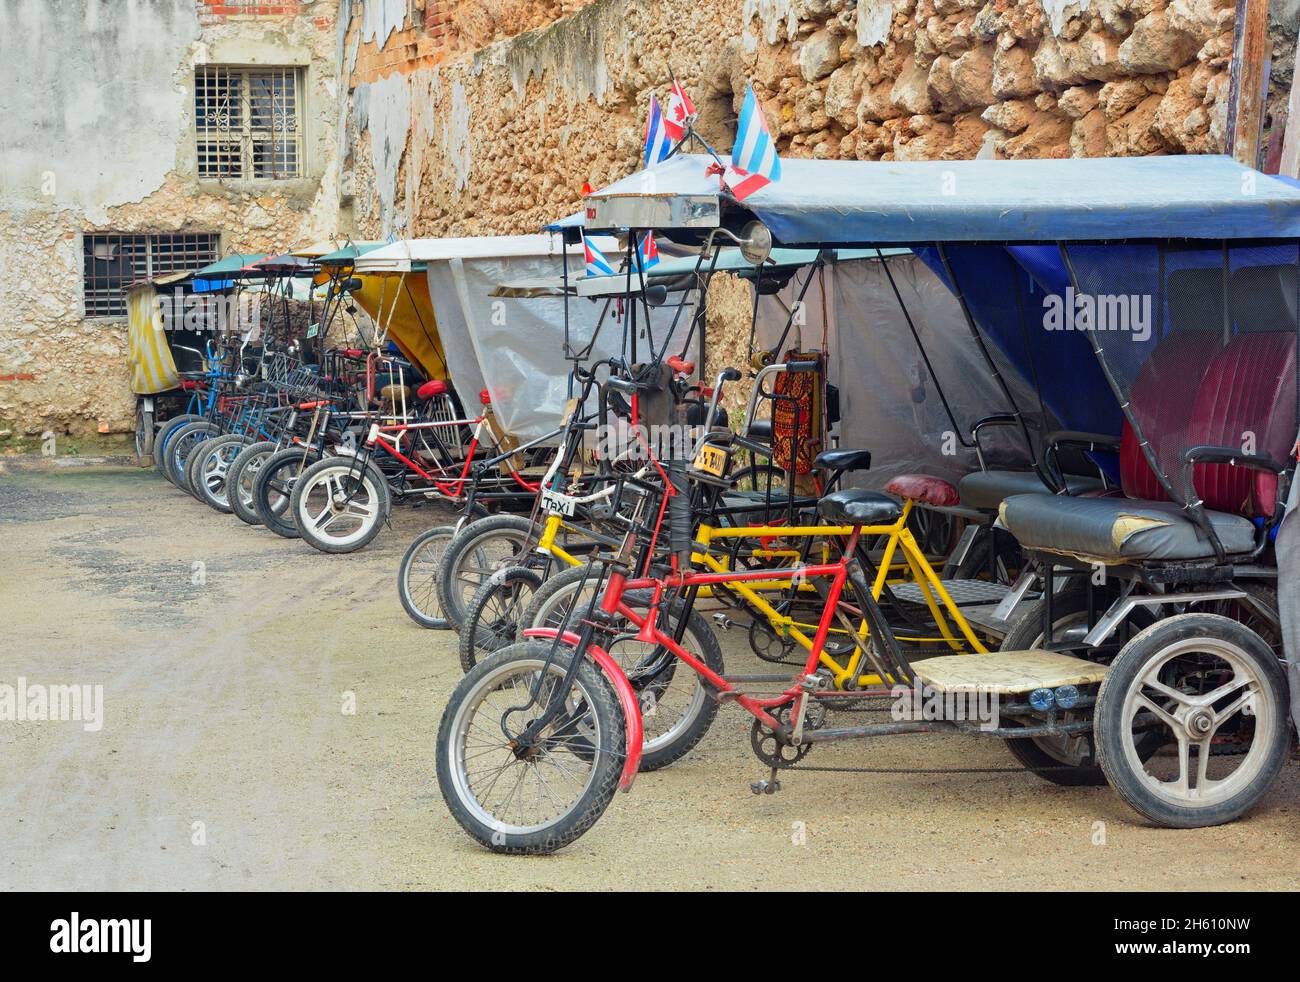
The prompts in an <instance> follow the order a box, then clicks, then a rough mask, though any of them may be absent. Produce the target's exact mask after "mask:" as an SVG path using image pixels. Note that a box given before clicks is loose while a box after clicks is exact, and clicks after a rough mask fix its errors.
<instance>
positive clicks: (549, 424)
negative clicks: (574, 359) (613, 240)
mask: <svg viewBox="0 0 1300 982" xmlns="http://www.w3.org/2000/svg"><path fill="white" fill-rule="evenodd" d="M562 261H564V260H563V259H562V257H560V256H559V255H553V256H508V257H499V258H480V259H452V260H450V261H445V262H443V261H438V262H430V263H429V269H428V278H429V289H430V292H431V294H432V297H433V302H434V306H435V308H436V309H437V311H438V327H439V334H440V336H441V338H442V343H443V350H444V351H445V353H446V356H447V365H448V368H449V369H450V373H451V381H452V385H454V386H455V388H456V392H457V394H458V395H459V396H460V399H461V402H462V403H463V404H464V406H465V409H466V411H467V412H474V411H475V409H477V407H478V406H479V393H480V392H481V391H482V390H484V389H486V390H487V391H488V392H489V394H490V395H491V399H492V409H493V412H494V413H495V414H496V417H497V420H498V421H499V422H500V424H501V426H502V428H503V429H504V430H505V431H506V432H507V433H510V434H511V435H513V436H515V437H517V438H519V439H521V440H532V439H537V438H538V437H542V436H545V435H546V434H547V433H549V432H551V431H552V430H554V429H555V428H556V427H557V426H559V424H560V420H561V418H562V416H563V414H564V406H565V403H566V402H567V401H568V398H569V369H570V364H569V362H568V361H567V360H566V359H565V357H564V303H565V301H564V298H563V297H529V298H507V297H493V296H491V294H492V292H493V290H495V289H496V287H497V285H498V284H500V283H505V282H514V281H519V280H528V279H535V278H542V277H559V276H560V275H561V272H562V267H561V265H560V264H561V262H562ZM568 264H569V276H570V277H571V278H573V279H576V278H578V277H580V276H581V275H582V272H583V265H584V264H583V260H582V257H581V256H569V257H568ZM605 306H606V302H605V301H604V300H597V301H591V300H583V299H574V300H571V301H570V305H569V338H570V345H571V347H573V348H574V349H575V350H580V349H581V348H583V347H585V346H586V345H587V344H588V342H590V341H591V339H592V335H593V333H595V332H596V330H597V325H598V324H599V325H600V328H599V333H598V334H597V336H596V344H595V346H594V348H593V350H592V353H591V357H590V359H589V363H590V362H593V361H599V360H601V359H603V358H610V357H616V356H619V355H620V354H624V352H623V350H622V345H623V324H622V321H621V320H620V319H617V318H615V317H614V316H613V305H611V313H610V315H609V316H606V317H605V318H604V320H603V322H602V320H601V315H602V311H604V310H605ZM676 309H677V308H676V307H675V306H671V305H669V306H664V307H659V308H651V318H650V331H649V334H647V332H646V325H645V324H644V323H643V321H644V313H645V311H644V308H643V307H642V306H641V305H640V304H639V303H638V304H637V305H636V316H637V318H638V332H637V333H638V340H637V344H638V352H637V353H638V357H639V358H641V359H644V358H646V357H647V356H648V352H649V348H648V344H649V341H650V340H651V338H653V340H654V342H655V345H656V347H658V346H659V345H661V344H662V343H663V336H664V332H665V331H667V330H669V328H670V326H671V322H672V320H673V316H674V314H675V312H676ZM689 322H690V310H689V309H687V310H685V311H683V313H682V315H681V317H680V318H679V322H678V325H677V328H676V330H675V334H678V333H680V336H681V337H684V332H685V331H686V330H687V328H688V326H689ZM679 346H680V345H678V347H679ZM675 351H676V349H675V348H674V347H673V346H671V345H670V350H669V354H673V353H675Z"/></svg>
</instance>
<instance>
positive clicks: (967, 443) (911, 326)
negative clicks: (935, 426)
mask: <svg viewBox="0 0 1300 982" xmlns="http://www.w3.org/2000/svg"><path fill="white" fill-rule="evenodd" d="M876 258H878V259H879V260H880V268H881V270H882V271H883V272H884V274H885V279H887V280H888V281H889V288H890V289H891V290H893V291H894V299H895V300H897V301H898V309H899V310H901V311H902V312H903V319H904V320H905V321H907V329H908V330H909V331H911V332H912V340H913V341H915V342H916V350H917V351H919V352H920V353H921V361H923V362H924V363H925V370H926V371H927V372H929V374H930V381H932V382H933V383H934V391H935V392H937V393H938V394H939V402H941V403H942V404H943V411H944V414H945V415H946V416H947V417H948V422H949V423H951V424H952V431H953V432H954V433H956V434H957V440H958V442H959V443H960V444H961V445H962V446H963V447H965V448H966V449H967V450H972V449H974V447H975V441H973V440H967V439H966V437H965V436H964V435H963V434H962V429H961V427H960V426H959V425H958V424H957V417H956V416H954V415H953V411H952V407H951V406H950V405H949V404H948V397H947V395H945V394H944V391H943V386H942V385H941V384H940V383H939V376H938V375H937V374H936V373H935V370H934V365H933V364H931V363H930V353H929V352H928V351H926V350H925V345H924V344H922V343H921V335H920V334H919V333H918V332H917V330H916V324H915V323H914V322H913V321H912V312H911V311H910V310H909V309H908V308H907V302H906V301H905V300H904V299H903V294H902V292H901V291H900V290H899V289H898V284H897V283H896V282H895V281H894V274H893V272H891V271H890V269H889V260H887V259H886V258H885V253H884V251H883V250H882V249H881V248H880V246H876ZM750 346H751V348H752V346H753V335H752V334H751V335H750Z"/></svg>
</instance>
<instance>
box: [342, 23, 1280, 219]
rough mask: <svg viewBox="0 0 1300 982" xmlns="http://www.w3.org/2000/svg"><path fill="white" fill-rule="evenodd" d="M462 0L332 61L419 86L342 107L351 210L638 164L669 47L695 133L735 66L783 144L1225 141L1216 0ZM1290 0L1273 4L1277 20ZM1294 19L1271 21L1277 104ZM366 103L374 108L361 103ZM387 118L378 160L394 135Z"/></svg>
mask: <svg viewBox="0 0 1300 982" xmlns="http://www.w3.org/2000/svg"><path fill="white" fill-rule="evenodd" d="M432 2H433V0H426V4H429V3H432ZM370 6H371V0H366V5H365V9H366V10H369V9H370ZM491 6H492V9H493V11H494V16H493V18H492V24H493V25H495V29H496V30H499V29H500V28H501V27H502V26H503V25H508V24H512V23H530V22H531V21H532V20H533V19H535V18H536V17H538V16H541V15H543V14H544V13H545V12H547V11H550V10H551V9H553V8H552V7H551V6H550V5H549V4H548V3H547V2H546V0H498V2H496V3H493V4H492V5H491ZM1295 6H1296V4H1295V2H1294V0H1292V7H1293V8H1294V7H1295ZM430 9H431V8H430V7H428V6H427V5H426V6H425V8H424V10H425V17H426V18H427V17H428V16H429V13H428V11H429V10H430ZM478 9H479V6H476V5H475V4H474V3H469V2H461V3H456V4H453V5H452V7H451V8H450V11H451V12H450V14H449V18H450V19H449V21H446V22H445V24H446V30H445V32H444V28H443V27H439V28H438V30H439V31H440V32H444V33H440V34H439V36H438V39H437V42H436V45H435V46H433V47H429V46H427V45H426V40H427V39H426V38H425V37H424V36H423V34H422V32H421V29H420V27H419V25H418V24H416V23H414V22H412V21H407V22H406V23H405V24H403V26H402V29H401V30H400V31H399V32H397V33H395V34H394V35H393V39H392V42H391V43H390V45H389V46H388V48H385V49H380V48H377V47H375V46H374V45H373V44H372V43H371V42H368V41H366V40H365V38H364V36H363V37H361V38H360V41H361V43H360V48H359V56H358V58H357V59H356V61H355V63H354V64H352V65H351V66H349V71H348V73H347V75H346V79H347V81H346V84H347V85H348V86H349V88H350V89H351V90H352V91H353V93H354V99H355V97H356V96H358V95H360V94H361V93H362V92H363V91H364V90H365V89H366V88H368V87H374V86H376V85H379V84H385V85H391V84H392V83H391V82H387V81H382V79H386V78H390V77H391V76H392V75H394V74H402V75H405V76H407V77H408V78H409V79H410V80H411V85H412V90H413V91H416V90H418V91H420V92H423V93H427V94H426V95H425V96H423V97H420V98H413V99H412V101H411V103H410V108H409V110H408V112H409V113H411V114H412V116H411V118H410V119H408V120H407V122H406V125H405V127H404V126H403V121H402V120H401V119H400V114H398V113H397V112H396V110H397V108H398V107H397V106H396V105H395V104H389V106H388V109H389V110H390V111H388V112H386V114H385V115H384V116H383V117H382V130H376V131H375V132H368V131H367V128H366V126H365V125H363V124H362V122H361V120H360V118H359V117H358V116H357V115H356V114H355V113H354V115H353V118H352V119H351V121H350V124H349V137H348V140H349V146H350V147H356V146H359V145H362V144H367V143H368V144H369V145H370V146H371V147H372V148H376V146H377V142H382V143H383V144H384V146H383V148H379V149H376V150H374V151H373V152H372V159H371V160H370V161H365V160H358V159H357V158H355V157H353V158H351V160H352V166H353V168H354V170H353V171H352V172H351V173H352V176H353V178H354V180H353V183H354V185H355V186H356V187H358V188H360V187H361V186H362V185H363V184H365V183H367V182H374V183H375V184H376V186H377V187H376V190H375V191H373V192H371V193H362V195H361V198H362V199H364V200H359V201H358V203H357V204H356V207H355V208H354V215H355V221H356V223H357V227H358V229H359V230H360V231H362V232H375V233H379V232H383V231H387V230H390V229H394V228H401V227H406V228H409V229H411V230H412V232H413V233H415V234H446V233H452V232H456V233H476V232H522V231H531V230H533V229H535V228H536V227H538V226H539V225H541V224H543V223H544V222H545V221H547V220H549V219H551V218H554V217H556V216H558V215H562V214H566V213H568V212H570V211H572V210H574V209H575V208H576V207H577V205H578V200H579V194H578V189H579V188H580V187H581V186H582V184H583V182H585V181H590V182H591V183H592V184H593V185H599V184H601V183H603V182H606V181H609V180H612V179H615V178H618V177H621V176H623V175H625V174H627V173H629V172H631V171H632V170H634V169H635V168H636V167H637V166H639V156H640V150H641V130H642V127H643V126H644V113H645V106H646V104H647V102H648V100H649V97H650V95H651V93H652V92H655V93H657V94H658V95H659V96H660V97H661V98H662V97H664V96H665V95H666V92H667V88H668V85H667V79H668V77H669V69H670V63H671V69H672V70H673V71H675V72H676V74H677V76H678V77H679V78H681V79H682V80H683V81H684V82H685V83H686V85H687V87H688V88H689V89H690V91H691V92H692V94H693V96H694V97H695V100H696V103H697V105H698V106H699V107H700V109H701V130H702V132H703V133H705V135H706V136H708V137H709V138H710V140H711V142H714V145H715V146H717V147H719V148H720V149H723V150H724V151H725V149H726V148H727V147H728V146H730V143H731V139H732V134H733V132H734V125H735V113H736V110H737V109H738V108H739V105H740V101H741V98H742V96H743V92H744V86H745V84H746V82H748V81H752V82H753V83H754V87H755V90H756V91H757V93H758V95H759V98H760V100H761V101H762V103H763V107H764V110H765V112H766V114H767V117H768V120H769V123H770V124H771V127H772V129H773V130H774V131H775V132H776V133H778V142H779V146H780V150H781V152H782V154H784V155H787V156H811V157H822V158H835V157H849V158H858V159H872V160H880V159H884V160H890V159H954V158H968V157H975V156H977V155H978V156H981V157H986V158H999V157H1000V158H1016V157H1058V156H1098V155H1112V156H1113V155H1132V154H1153V153H1181V152H1186V153H1214V152H1220V151H1221V150H1222V147H1223V140H1224V137H1223V128H1224V124H1225V118H1226V102H1227V81H1228V65H1229V58H1230V53H1231V52H1230V48H1231V40H1232V27H1233V0H857V2H856V3H855V2H854V0H723V2H722V3H720V4H709V5H705V4H699V3H697V2H695V0H656V2H650V0H595V2H592V3H587V4H586V5H585V6H580V7H579V8H578V9H577V10H576V12H573V13H571V14H570V15H569V16H566V17H564V18H562V19H560V20H557V21H555V22H554V23H551V24H549V25H548V26H546V27H542V28H538V29H534V30H529V31H525V32H523V33H520V34H517V35H515V36H513V37H506V38H499V39H495V40H492V41H491V42H490V43H484V44H482V45H480V46H474V45H473V44H472V43H470V39H471V38H472V37H474V36H477V35H475V34H474V32H473V31H470V30H468V29H467V27H466V25H467V24H468V25H469V26H470V27H474V26H475V25H477V24H478V19H476V18H477V17H478V15H477V14H476V11H478ZM1288 11H1289V13H1283V14H1281V16H1282V17H1283V18H1284V19H1285V18H1286V17H1288V16H1289V17H1290V19H1291V20H1295V19H1296V14H1295V11H1294V9H1291V8H1288ZM1277 17H1278V15H1277V14H1275V20H1276V19H1277ZM440 23H443V22H440ZM475 30H478V28H477V27H476V28H475ZM1294 31H1295V28H1294V25H1292V26H1291V27H1289V28H1285V27H1278V26H1276V25H1275V32H1274V33H1275V39H1276V41H1277V58H1276V61H1275V66H1274V72H1273V78H1274V85H1273V94H1272V97H1271V100H1270V105H1271V106H1273V107H1274V108H1275V109H1276V108H1279V107H1280V106H1283V105H1284V104H1285V89H1284V88H1282V87H1283V86H1289V80H1290V69H1289V62H1288V59H1289V58H1292V57H1293V54H1292V53H1291V52H1293V50H1294V41H1293V40H1288V37H1291V38H1293V36H1294ZM351 32H352V35H353V37H354V38H355V37H357V36H358V34H364V32H363V31H358V29H357V27H356V25H355V24H354V25H353V26H352V28H351ZM482 33H483V32H482V31H479V34H482ZM486 36H489V37H495V35H494V34H493V33H492V32H491V31H489V32H487V35H486ZM403 50H409V51H418V52H419V54H418V57H415V58H410V59H404V58H403V57H402V54H401V52H402V51H403ZM1279 90H1281V98H1280V99H1279V98H1278V92H1279ZM369 99H370V100H371V101H373V99H374V94H373V93H371V94H370V95H369ZM415 114H423V117H422V118H421V119H416V118H414V116H415ZM430 114H432V116H434V117H436V121H431V120H430V119H429V118H428V117H429V116H430ZM369 118H370V120H371V122H372V126H373V124H374V121H375V120H376V119H378V117H376V115H375V113H374V112H373V109H372V112H371V113H370V117H369ZM403 128H404V129H405V132H406V139H405V146H406V148H407V149H406V152H405V153H404V154H402V155H401V160H400V166H399V171H398V172H397V173H394V171H393V170H392V165H393V161H394V154H393V150H392V145H391V144H392V141H393V140H394V139H395V138H396V136H397V134H398V133H399V132H400V131H401V130H403Z"/></svg>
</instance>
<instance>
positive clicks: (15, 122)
mask: <svg viewBox="0 0 1300 982" xmlns="http://www.w3.org/2000/svg"><path fill="white" fill-rule="evenodd" d="M88 34H89V35H94V36H96V37H98V38H100V39H101V43H100V44H98V45H95V46H94V47H89V48H87V47H85V46H83V45H82V44H81V43H80V41H81V40H82V39H84V38H85V37H86V36H87V35H88ZM198 37H199V22H198V17H197V15H196V13H195V10H194V6H193V4H176V3H161V4H141V3H132V4H119V3H113V2H111V0H86V2H85V3H84V4H76V3H56V4H50V3H48V2H43V0H0V65H3V66H5V67H4V68H3V69H0V71H3V72H4V73H5V75H6V76H8V75H9V74H10V73H11V72H12V73H14V74H13V76H12V78H13V80H14V82H15V83H18V84H16V85H8V84H7V85H6V89H5V90H6V91H7V92H8V93H9V94H10V95H15V94H17V93H18V92H19V91H25V92H30V93H40V97H39V98H22V99H19V98H7V99H6V100H5V104H6V105H5V116H6V138H5V144H4V146H3V147H0V208H12V209H15V210H25V209H26V208H28V207H32V206H35V207H50V206H53V207H56V208H65V207H66V208H77V209H80V210H82V211H83V212H85V213H86V214H87V216H88V217H90V218H91V219H92V220H94V221H103V220H104V219H105V218H106V216H107V210H108V209H109V208H110V207H112V206H114V205H120V204H123V203H125V202H128V201H138V200H139V199H140V198H142V197H144V196H145V195H147V194H149V193H150V192H152V191H156V190H157V189H158V188H159V187H161V186H162V184H163V182H164V181H165V180H166V178H167V172H168V171H170V170H171V169H172V167H173V165H174V160H173V159H172V158H171V157H170V156H168V155H160V154H159V153H158V152H157V148H158V146H160V145H164V146H166V145H173V146H174V145H175V143H176V141H177V139H178V138H179V136H180V131H181V125H182V123H181V120H182V118H183V116H184V114H185V90H184V88H182V87H178V86H177V85H175V84H173V74H174V72H175V66H176V65H177V64H178V63H179V62H180V61H181V59H182V58H183V57H184V56H185V54H186V51H187V50H188V48H189V46H190V44H191V43H192V42H193V41H195V40H197V39H198ZM96 77H97V78H99V79H101V80H102V84H98V85H89V84H87V81H88V79H90V78H96ZM19 79H21V82H18V80H19ZM125 106H132V107H133V108H132V110H131V111H130V112H129V113H128V112H124V111H123V107H125ZM108 159H112V160H114V161H115V162H117V164H118V165H119V166H114V167H113V168H111V169H109V168H100V167H95V166H90V167H88V166H86V162H87V161H101V160H108Z"/></svg>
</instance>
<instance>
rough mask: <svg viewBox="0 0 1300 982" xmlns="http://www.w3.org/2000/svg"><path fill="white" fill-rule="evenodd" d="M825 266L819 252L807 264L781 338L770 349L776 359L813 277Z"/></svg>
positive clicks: (824, 260)
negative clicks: (806, 272) (806, 270)
mask: <svg viewBox="0 0 1300 982" xmlns="http://www.w3.org/2000/svg"><path fill="white" fill-rule="evenodd" d="M825 265H826V259H825V258H824V257H823V256H822V254H821V253H820V252H818V253H817V258H816V259H814V260H813V261H812V262H811V263H809V264H808V275H807V276H806V277H804V281H803V286H801V287H800V288H799V296H797V297H795V299H794V303H792V304H791V305H790V315H789V316H788V317H787V318H786V319H785V328H784V329H783V330H782V331H781V337H780V339H779V340H778V341H777V342H776V347H775V348H773V349H772V353H773V355H774V356H775V357H776V358H780V357H781V349H782V348H784V347H785V339H786V338H787V337H789V336H790V328H792V327H794V318H795V314H796V313H797V312H798V311H799V309H800V308H801V307H802V306H803V298H804V296H805V295H806V294H807V293H808V287H810V286H812V281H813V276H814V275H815V274H816V273H817V272H819V271H820V270H821V269H822V268H823V267H824V266H825ZM794 275H795V276H798V275H799V274H798V273H797V272H796V273H795V274H794Z"/></svg>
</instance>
